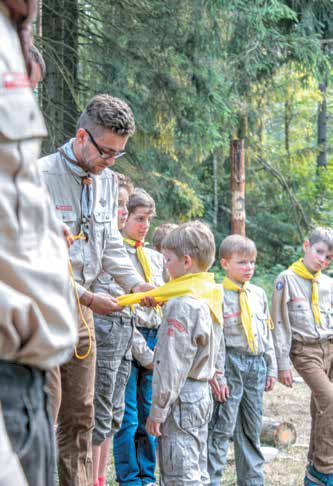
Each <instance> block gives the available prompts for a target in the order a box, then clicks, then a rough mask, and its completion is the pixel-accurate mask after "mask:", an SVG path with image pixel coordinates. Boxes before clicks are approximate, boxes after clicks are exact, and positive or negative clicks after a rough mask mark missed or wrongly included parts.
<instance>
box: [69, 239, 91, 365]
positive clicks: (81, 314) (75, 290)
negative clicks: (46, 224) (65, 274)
mask: <svg viewBox="0 0 333 486" xmlns="http://www.w3.org/2000/svg"><path fill="white" fill-rule="evenodd" d="M77 236H78V235H77ZM74 238H75V237H74ZM68 267H69V273H70V276H71V281H72V285H73V288H74V294H75V297H76V301H77V305H78V309H79V314H80V317H81V319H82V322H83V324H84V325H85V326H86V328H87V330H88V336H89V345H88V350H87V352H86V353H85V354H81V355H80V354H79V353H78V352H77V348H76V346H75V357H76V358H77V359H86V358H88V356H89V355H90V353H91V348H92V336H91V330H90V328H89V326H88V324H87V321H86V320H85V318H84V316H83V312H82V308H81V303H80V297H79V294H78V291H77V284H76V282H75V279H74V273H73V267H72V264H71V262H70V260H68Z"/></svg>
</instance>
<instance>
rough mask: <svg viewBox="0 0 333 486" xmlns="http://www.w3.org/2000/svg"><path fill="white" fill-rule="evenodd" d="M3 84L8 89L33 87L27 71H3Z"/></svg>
mask: <svg viewBox="0 0 333 486" xmlns="http://www.w3.org/2000/svg"><path fill="white" fill-rule="evenodd" d="M2 76H3V78H2V85H3V87H4V88H6V89H15V88H31V83H30V79H29V78H28V76H27V75H26V74H25V73H3V75H2Z"/></svg>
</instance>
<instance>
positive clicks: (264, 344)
mask: <svg viewBox="0 0 333 486" xmlns="http://www.w3.org/2000/svg"><path fill="white" fill-rule="evenodd" d="M246 292H247V296H248V302H249V306H250V310H251V318H252V326H253V334H254V336H255V338H256V341H257V344H258V350H257V354H261V353H263V354H264V357H265V361H266V363H267V375H268V376H274V377H276V375H277V369H276V358H275V351H274V345H273V338H272V333H271V330H270V328H269V320H270V313H269V307H268V303H267V297H266V294H265V291H264V290H263V289H262V288H260V287H258V286H257V285H254V284H250V283H249V284H248V285H247V288H246ZM223 320H224V327H223V331H224V339H225V346H226V348H231V349H233V350H236V351H237V352H240V353H251V350H250V348H249V346H248V343H247V340H246V336H245V332H244V329H243V325H242V321H241V310H240V304H239V292H236V291H234V290H227V289H224V299H223ZM227 352H228V349H227Z"/></svg>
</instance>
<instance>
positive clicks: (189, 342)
mask: <svg viewBox="0 0 333 486" xmlns="http://www.w3.org/2000/svg"><path fill="white" fill-rule="evenodd" d="M162 252H163V254H164V257H165V260H166V267H167V270H168V272H169V274H170V278H171V282H173V281H174V283H175V285H176V284H177V283H179V282H180V281H181V279H182V277H183V276H184V277H190V280H189V285H193V282H195V281H198V279H204V280H205V279H206V280H207V279H209V277H210V276H212V274H208V273H206V270H207V269H208V268H209V267H210V266H211V264H212V263H213V261H214V257H215V242H214V236H213V234H212V233H211V231H210V230H209V228H208V227H207V226H206V225H205V224H203V223H201V222H198V221H197V222H191V223H185V224H182V225H180V226H179V227H178V228H176V229H174V230H173V231H171V232H170V233H169V234H168V235H167V236H166V237H165V238H164V239H163V242H162ZM205 283H206V281H205ZM207 283H208V284H209V285H211V288H212V289H213V288H214V289H216V288H218V289H219V293H218V295H219V299H214V297H212V295H213V294H212V293H210V294H209V298H208V299H202V298H200V297H198V295H197V296H195V297H194V296H192V295H182V296H179V297H175V298H172V299H171V300H169V301H168V302H167V304H166V305H165V308H164V313H163V323H162V325H161V329H160V331H159V334H158V343H157V347H156V351H155V358H154V373H153V400H152V402H153V403H152V407H151V411H150V415H149V418H148V420H147V425H146V428H147V430H148V432H149V433H151V434H153V435H155V436H160V439H159V467H160V484H161V485H165V486H182V485H191V486H201V485H202V484H208V481H209V478H208V473H207V426H208V422H209V419H210V417H211V411H212V401H211V395H210V388H209V384H208V381H209V380H210V379H212V378H213V376H214V374H215V372H216V367H215V365H216V360H217V353H218V350H219V347H220V339H221V337H222V322H221V321H222V312H221V316H220V322H216V320H215V317H214V318H213V317H212V307H213V306H214V304H215V305H217V308H218V309H219V310H221V306H222V287H221V286H217V285H216V284H215V283H214V279H213V278H212V281H210V282H207ZM215 295H216V294H215ZM216 300H217V301H216ZM212 301H213V302H212Z"/></svg>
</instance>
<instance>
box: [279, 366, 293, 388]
mask: <svg viewBox="0 0 333 486" xmlns="http://www.w3.org/2000/svg"><path fill="white" fill-rule="evenodd" d="M278 380H279V382H280V383H282V385H284V386H288V387H289V388H292V387H293V374H292V372H291V370H284V371H279V373H278Z"/></svg>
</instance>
